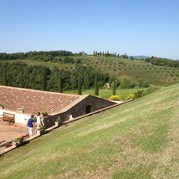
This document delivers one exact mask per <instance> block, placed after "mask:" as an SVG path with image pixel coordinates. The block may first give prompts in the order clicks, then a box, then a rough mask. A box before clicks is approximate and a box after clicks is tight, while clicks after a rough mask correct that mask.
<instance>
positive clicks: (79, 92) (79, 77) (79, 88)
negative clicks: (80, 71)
mask: <svg viewBox="0 0 179 179" xmlns="http://www.w3.org/2000/svg"><path fill="white" fill-rule="evenodd" d="M78 94H79V95H81V76H80V75H79V76H78Z"/></svg>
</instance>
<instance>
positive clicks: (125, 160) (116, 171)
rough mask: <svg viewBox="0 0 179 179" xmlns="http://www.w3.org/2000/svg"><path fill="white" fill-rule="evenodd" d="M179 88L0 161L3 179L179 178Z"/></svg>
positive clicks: (90, 119) (87, 121) (74, 127)
mask: <svg viewBox="0 0 179 179" xmlns="http://www.w3.org/2000/svg"><path fill="white" fill-rule="evenodd" d="M178 109H179V84H177V85H173V86H170V87H166V88H162V89H160V90H158V91H156V92H154V93H152V94H149V95H147V96H145V97H143V98H140V99H138V100H135V101H133V102H131V103H128V104H124V105H122V106H119V107H116V108H113V109H110V110H108V111H105V112H102V113H99V114H96V115H93V116H90V117H86V118H83V119H81V120H79V121H76V122H73V123H70V124H68V125H63V126H62V127H60V128H58V129H56V130H54V131H52V132H50V133H48V134H46V135H43V136H42V137H40V138H38V139H36V140H34V141H32V142H30V143H29V144H27V145H25V146H22V147H19V148H17V149H16V150H14V151H11V152H9V153H7V154H5V155H4V156H1V157H0V178H2V179H3V178H8V179H11V178H12V179H19V178H22V179H23V178H24V179H27V178H28V179H34V178H37V179H38V178H39V179H41V178H47V179H53V178H60V179H61V178H70V179H79V178H80V179H81V178H82V179H83V178H85V179H86V178H90V179H91V178H100V179H104V178H111V179H118V178H122V179H123V178H124V179H125V178H126V179H129V178H132V179H133V178H139V179H147V178H156V179H158V178H167V179H171V178H172V179H173V178H179V170H178V168H179V155H178V148H179V138H178V126H179V110H178Z"/></svg>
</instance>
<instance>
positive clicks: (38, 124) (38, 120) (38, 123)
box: [36, 112, 42, 129]
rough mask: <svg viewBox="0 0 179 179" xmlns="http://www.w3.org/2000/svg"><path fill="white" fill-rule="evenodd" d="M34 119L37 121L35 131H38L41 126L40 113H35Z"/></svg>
mask: <svg viewBox="0 0 179 179" xmlns="http://www.w3.org/2000/svg"><path fill="white" fill-rule="evenodd" d="M36 119H37V129H38V128H39V127H40V126H41V125H42V121H41V117H40V112H38V113H37V116H36Z"/></svg>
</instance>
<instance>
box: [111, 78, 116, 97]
mask: <svg viewBox="0 0 179 179" xmlns="http://www.w3.org/2000/svg"><path fill="white" fill-rule="evenodd" d="M112 89H113V92H112V94H113V95H116V81H115V80H114V81H113V84H112Z"/></svg>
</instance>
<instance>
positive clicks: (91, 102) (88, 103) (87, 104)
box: [44, 96, 116, 128]
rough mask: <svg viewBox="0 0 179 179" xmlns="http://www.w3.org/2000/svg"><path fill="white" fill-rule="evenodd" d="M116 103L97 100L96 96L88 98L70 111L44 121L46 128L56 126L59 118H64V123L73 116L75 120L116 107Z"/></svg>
mask: <svg viewBox="0 0 179 179" xmlns="http://www.w3.org/2000/svg"><path fill="white" fill-rule="evenodd" d="M114 104H116V103H114V102H111V101H108V100H104V99H102V98H97V97H94V96H87V97H86V98H85V99H83V100H82V101H80V102H79V103H77V104H76V105H74V106H73V107H71V108H70V109H68V110H67V111H65V112H63V113H59V114H56V115H53V116H48V117H46V118H45V119H44V123H45V127H46V128H48V127H51V126H53V125H54V124H55V121H56V119H57V118H58V117H60V118H62V119H63V121H66V120H69V119H70V116H71V115H72V117H73V118H76V117H79V116H82V115H85V114H88V113H90V112H94V111H97V110H99V109H103V108H106V107H108V106H111V105H114Z"/></svg>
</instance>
